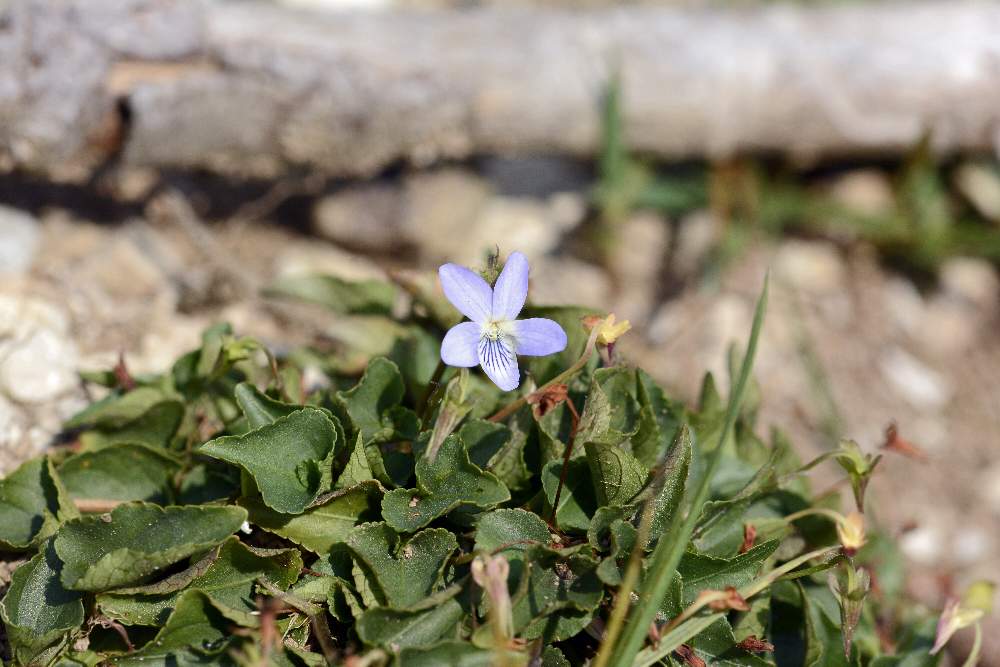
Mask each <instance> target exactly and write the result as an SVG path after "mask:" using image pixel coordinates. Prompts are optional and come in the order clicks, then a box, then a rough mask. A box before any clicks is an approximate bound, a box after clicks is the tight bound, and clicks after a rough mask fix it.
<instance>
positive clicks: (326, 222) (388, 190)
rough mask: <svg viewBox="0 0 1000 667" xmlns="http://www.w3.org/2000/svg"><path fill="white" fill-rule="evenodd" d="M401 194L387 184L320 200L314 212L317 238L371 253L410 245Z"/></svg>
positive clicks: (366, 186)
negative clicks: (405, 226)
mask: <svg viewBox="0 0 1000 667" xmlns="http://www.w3.org/2000/svg"><path fill="white" fill-rule="evenodd" d="M402 204H403V199H402V194H401V192H400V190H399V188H397V187H395V186H394V185H391V184H386V183H372V184H366V185H359V186H352V187H348V188H345V189H344V190H341V191H339V192H337V193H335V194H331V195H327V196H326V197H323V198H322V199H320V200H319V203H318V204H317V205H316V208H315V210H314V212H313V227H314V229H315V231H316V233H317V234H319V235H320V236H322V237H324V238H327V239H329V240H331V241H333V242H334V243H337V244H340V245H343V246H345V247H349V248H358V249H361V250H367V251H370V252H383V253H384V252H392V251H395V250H399V249H401V248H404V247H406V246H407V245H408V243H409V242H410V238H409V237H408V236H407V235H406V233H405V231H406V230H405V229H403V227H402V226H401V212H402Z"/></svg>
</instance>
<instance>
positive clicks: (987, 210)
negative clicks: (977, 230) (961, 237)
mask: <svg viewBox="0 0 1000 667" xmlns="http://www.w3.org/2000/svg"><path fill="white" fill-rule="evenodd" d="M955 184H956V185H957V186H958V189H959V191H961V193H962V194H963V195H965V197H966V198H967V199H968V200H969V201H970V202H972V205H973V206H974V207H975V208H976V210H977V211H979V213H980V215H982V216H983V217H984V218H988V219H989V220H992V221H993V222H997V223H1000V173H998V172H997V170H996V168H995V167H993V166H992V165H985V164H963V165H962V166H961V167H959V168H958V171H957V172H956V173H955Z"/></svg>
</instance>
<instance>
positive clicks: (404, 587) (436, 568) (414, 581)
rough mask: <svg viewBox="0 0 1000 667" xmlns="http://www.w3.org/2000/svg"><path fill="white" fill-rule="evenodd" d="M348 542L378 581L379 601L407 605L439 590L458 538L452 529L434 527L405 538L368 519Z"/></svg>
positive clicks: (363, 565) (402, 606) (409, 605)
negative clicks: (368, 521)
mask: <svg viewBox="0 0 1000 667" xmlns="http://www.w3.org/2000/svg"><path fill="white" fill-rule="evenodd" d="M347 546H348V547H349V548H350V549H351V551H352V552H353V553H354V555H355V556H356V557H357V559H358V561H359V564H360V565H361V566H362V569H363V570H364V571H365V574H366V575H367V576H368V577H369V578H370V579H372V580H374V582H375V583H376V584H377V586H378V591H376V592H375V593H376V596H377V597H378V599H379V602H380V603H381V604H383V605H386V606H389V607H393V608H396V609H405V608H407V607H413V606H415V605H417V604H419V603H420V602H422V601H423V600H424V599H425V598H426V597H427V596H429V595H430V594H431V593H433V592H434V591H435V590H436V588H437V587H438V584H439V583H440V582H441V578H442V576H443V574H444V568H445V566H446V565H447V564H448V559H449V558H450V557H451V554H452V552H453V551H455V549H457V548H458V541H457V540H456V539H455V535H454V534H452V533H451V532H450V531H447V530H444V529H441V528H431V529H427V530H422V531H420V532H419V533H417V534H416V535H414V536H413V537H411V538H410V539H409V540H406V541H405V542H403V541H401V540H400V536H399V535H398V534H397V533H396V531H394V530H393V529H392V528H391V527H390V526H389V525H388V524H386V523H368V524H363V525H361V526H358V527H357V528H355V529H354V530H353V531H351V534H350V536H349V537H348V538H347Z"/></svg>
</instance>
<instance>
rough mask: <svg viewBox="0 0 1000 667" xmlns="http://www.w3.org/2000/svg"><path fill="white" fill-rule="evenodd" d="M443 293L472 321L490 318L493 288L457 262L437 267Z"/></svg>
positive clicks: (483, 320) (480, 321) (484, 320)
mask: <svg viewBox="0 0 1000 667" xmlns="http://www.w3.org/2000/svg"><path fill="white" fill-rule="evenodd" d="M438 276H440V278H441V287H442V288H443V289H444V295H445V296H446V297H448V301H451V305H453V306H455V308H457V309H458V311H459V312H460V313H462V314H463V315H465V316H466V317H468V318H469V319H470V320H472V321H473V322H479V323H483V322H486V321H488V320H489V319H490V312H491V311H492V310H493V290H492V289H491V288H490V286H489V285H488V284H487V283H486V281H485V280H483V279H482V277H480V276H479V275H477V274H475V273H473V272H472V271H470V270H469V269H467V268H465V267H464V266H459V265H458V264H444V265H443V266H441V268H440V269H438Z"/></svg>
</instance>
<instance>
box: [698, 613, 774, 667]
mask: <svg viewBox="0 0 1000 667" xmlns="http://www.w3.org/2000/svg"><path fill="white" fill-rule="evenodd" d="M690 644H691V648H693V649H694V651H695V653H696V654H697V655H698V656H699V657H700V658H701V659H702V660H704V661H705V662H706V663H707V664H709V665H725V666H726V667H730V666H733V667H735V666H737V665H744V666H746V667H767V666H769V665H773V663H772V662H770V661H768V660H765V659H764V658H762V657H759V656H756V655H754V654H752V653H748V652H746V651H743V650H741V649H739V648H737V647H736V637H735V635H734V634H733V629H732V628H731V627H730V626H729V621H727V620H726V619H725V618H720V619H719V620H717V621H716V622H715V623H712V624H711V625H710V626H708V627H707V628H705V629H704V630H702V631H701V632H699V633H698V635H697V636H696V637H694V638H693V639H692V640H691V642H690Z"/></svg>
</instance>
